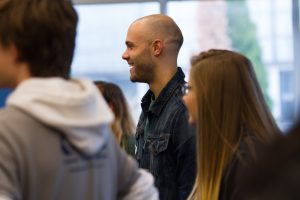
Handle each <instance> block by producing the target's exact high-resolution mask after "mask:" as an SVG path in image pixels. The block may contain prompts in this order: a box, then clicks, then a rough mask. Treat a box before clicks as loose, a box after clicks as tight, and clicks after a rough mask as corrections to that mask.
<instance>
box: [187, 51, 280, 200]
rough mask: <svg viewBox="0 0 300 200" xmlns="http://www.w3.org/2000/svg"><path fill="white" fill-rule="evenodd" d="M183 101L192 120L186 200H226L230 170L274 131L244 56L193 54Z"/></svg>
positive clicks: (248, 159)
mask: <svg viewBox="0 0 300 200" xmlns="http://www.w3.org/2000/svg"><path fill="white" fill-rule="evenodd" d="M184 91H185V93H186V95H185V96H184V97H183V100H184V102H185V104H186V106H187V108H188V110H189V114H190V115H189V121H190V123H194V124H196V125H197V128H198V134H197V165H198V167H197V173H198V174H197V178H196V181H195V185H194V189H193V192H192V193H191V195H190V197H189V199H190V200H219V199H222V200H225V199H231V198H232V195H234V193H235V189H236V188H237V184H236V175H237V172H238V171H240V170H241V169H242V168H243V166H246V165H248V164H251V163H253V162H255V160H256V156H257V150H258V149H259V147H260V146H262V145H264V144H268V143H269V142H270V141H272V140H273V138H275V136H276V135H278V133H279V132H280V131H279V129H278V127H277V125H276V123H275V120H274V119H273V117H272V115H271V113H270V111H269V109H268V107H267V104H266V102H265V100H264V97H263V94H262V91H261V88H260V86H259V83H258V81H257V79H256V76H255V73H254V70H253V67H252V64H251V62H250V60H248V59H247V58H246V57H245V56H243V55H241V54H239V53H236V52H233V51H229V50H216V49H212V50H209V51H206V52H202V53H200V54H199V55H198V56H195V57H193V59H192V66H191V70H190V77H189V82H188V85H187V86H185V87H184Z"/></svg>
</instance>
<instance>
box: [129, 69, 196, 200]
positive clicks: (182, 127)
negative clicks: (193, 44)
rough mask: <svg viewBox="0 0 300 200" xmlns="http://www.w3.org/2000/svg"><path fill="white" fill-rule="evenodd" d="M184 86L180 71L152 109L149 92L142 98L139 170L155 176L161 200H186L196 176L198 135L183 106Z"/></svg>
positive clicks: (138, 145) (138, 134)
mask: <svg viewBox="0 0 300 200" xmlns="http://www.w3.org/2000/svg"><path fill="white" fill-rule="evenodd" d="M182 84H184V74H183V72H182V70H181V68H178V70H177V73H176V74H175V75H174V76H173V77H172V79H171V80H170V81H169V82H168V84H167V85H166V86H165V87H164V89H163V90H162V92H161V93H160V95H159V96H158V98H157V99H156V100H155V102H154V103H153V105H152V106H151V108H149V107H150V104H151V97H152V96H153V93H152V92H151V91H150V90H149V91H148V92H147V93H146V94H145V96H144V97H143V98H142V104H141V106H142V113H141V115H140V119H139V122H138V125H137V132H136V144H137V152H136V155H135V156H136V159H137V161H138V163H139V166H140V167H142V168H145V169H147V170H149V171H150V172H151V173H152V174H153V175H154V178H155V185H156V187H157V188H158V190H159V193H160V199H161V200H177V199H181V200H185V199H186V198H187V197H188V195H189V193H190V192H191V190H192V187H193V184H194V180H195V176H196V145H195V141H196V138H195V135H196V134H195V128H194V127H191V126H190V125H189V123H188V112H187V109H186V107H185V106H184V104H183V102H182V93H181V86H182ZM146 121H148V122H147V132H148V133H147V136H145V125H146Z"/></svg>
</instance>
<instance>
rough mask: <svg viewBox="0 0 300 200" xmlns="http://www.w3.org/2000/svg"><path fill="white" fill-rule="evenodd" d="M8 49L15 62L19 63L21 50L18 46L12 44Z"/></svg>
mask: <svg viewBox="0 0 300 200" xmlns="http://www.w3.org/2000/svg"><path fill="white" fill-rule="evenodd" d="M8 49H9V51H10V53H11V55H12V56H13V58H14V60H15V61H16V62H18V61H19V50H18V49H17V47H16V45H15V44H13V43H11V44H10V45H9V46H8Z"/></svg>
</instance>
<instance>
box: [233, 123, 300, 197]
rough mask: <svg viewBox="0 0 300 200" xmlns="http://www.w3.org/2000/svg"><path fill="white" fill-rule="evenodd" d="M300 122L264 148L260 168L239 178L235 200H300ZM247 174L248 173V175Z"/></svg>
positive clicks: (249, 169)
mask: <svg viewBox="0 0 300 200" xmlns="http://www.w3.org/2000/svg"><path fill="white" fill-rule="evenodd" d="M299 155H300V121H299V120H298V122H297V123H296V124H295V125H294V127H293V128H292V129H291V130H289V131H288V132H287V133H286V134H285V135H283V136H282V137H281V138H278V139H277V140H276V141H275V142H273V143H272V144H271V145H269V146H267V147H266V148H264V149H263V151H262V153H261V154H260V157H259V160H258V162H257V163H256V165H252V166H249V167H247V168H246V169H244V171H243V172H242V173H241V174H240V176H239V178H238V184H239V187H238V192H237V194H236V196H235V198H234V200H294V199H300V190H299V187H300V170H299V169H300V156H299ZM244 172H247V173H244Z"/></svg>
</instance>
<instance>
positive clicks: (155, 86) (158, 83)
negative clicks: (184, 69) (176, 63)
mask: <svg viewBox="0 0 300 200" xmlns="http://www.w3.org/2000/svg"><path fill="white" fill-rule="evenodd" d="M176 72H177V68H176V67H174V68H170V69H168V70H164V71H163V70H162V71H160V72H158V74H156V79H155V80H153V82H152V83H150V84H149V87H150V90H151V91H152V92H153V94H154V96H155V99H157V97H158V96H159V94H160V93H161V91H162V90H163V89H164V87H165V86H166V85H167V84H168V82H169V81H170V80H171V79H172V77H173V76H174V75H175V74H176Z"/></svg>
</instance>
